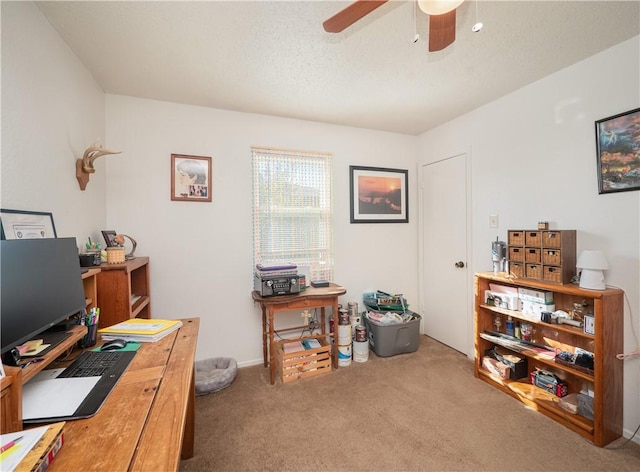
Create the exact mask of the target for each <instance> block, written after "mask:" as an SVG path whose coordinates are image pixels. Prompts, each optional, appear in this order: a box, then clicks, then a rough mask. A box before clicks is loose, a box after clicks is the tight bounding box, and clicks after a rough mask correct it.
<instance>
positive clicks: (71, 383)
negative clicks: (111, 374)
mask: <svg viewBox="0 0 640 472" xmlns="http://www.w3.org/2000/svg"><path fill="white" fill-rule="evenodd" d="M98 380H100V377H72V378H68V379H58V378H55V379H47V380H41V381H36V382H27V383H26V384H25V385H24V386H23V387H22V419H23V420H29V419H39V418H57V417H61V416H70V415H72V414H73V413H74V412H75V411H76V410H77V409H78V407H79V406H80V404H81V403H82V401H83V400H84V399H85V398H86V397H87V395H89V392H90V391H91V389H92V388H93V387H94V386H95V385H96V383H97V382H98Z"/></svg>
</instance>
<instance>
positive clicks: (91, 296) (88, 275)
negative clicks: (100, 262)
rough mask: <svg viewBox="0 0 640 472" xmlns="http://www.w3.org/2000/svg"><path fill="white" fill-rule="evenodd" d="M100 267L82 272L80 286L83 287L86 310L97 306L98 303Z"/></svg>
mask: <svg viewBox="0 0 640 472" xmlns="http://www.w3.org/2000/svg"><path fill="white" fill-rule="evenodd" d="M99 272H100V269H98V268H90V269H89V270H88V271H87V272H85V273H84V274H82V286H83V287H84V298H85V301H86V304H87V311H89V310H90V309H91V308H97V307H99V306H100V305H98V280H97V279H98V277H97V275H98V273H99Z"/></svg>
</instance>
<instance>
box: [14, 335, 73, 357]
mask: <svg viewBox="0 0 640 472" xmlns="http://www.w3.org/2000/svg"><path fill="white" fill-rule="evenodd" d="M69 336H71V333H68V332H67V331H43V332H42V333H40V334H39V335H38V336H37V337H36V339H42V344H49V345H50V346H49V347H48V348H46V349H45V350H43V351H40V352H39V353H38V356H42V355H43V354H46V353H47V352H49V351H50V350H51V349H53V348H54V347H56V346H57V345H58V344H60V343H61V342H62V341H64V340H65V339H67V338H68V337H69ZM23 357H28V356H25V355H24V354H23Z"/></svg>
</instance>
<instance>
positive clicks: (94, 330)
mask: <svg viewBox="0 0 640 472" xmlns="http://www.w3.org/2000/svg"><path fill="white" fill-rule="evenodd" d="M99 319H100V308H91V309H90V310H89V311H88V312H87V310H82V313H81V314H80V318H79V324H80V325H82V326H86V327H87V334H85V335H84V337H83V338H82V339H81V340H80V341H78V344H79V345H80V347H81V348H85V347H91V346H95V345H96V341H97V340H98V321H99Z"/></svg>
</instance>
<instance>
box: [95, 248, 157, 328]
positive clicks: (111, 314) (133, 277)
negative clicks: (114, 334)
mask: <svg viewBox="0 0 640 472" xmlns="http://www.w3.org/2000/svg"><path fill="white" fill-rule="evenodd" d="M97 282H98V291H97V293H98V299H99V300H100V322H99V325H98V327H99V328H106V327H107V326H112V325H114V324H116V323H120V322H121V321H126V320H128V319H131V318H151V298H150V291H149V258H148V257H135V258H134V259H130V260H128V261H125V262H123V263H121V264H102V265H101V266H100V273H99V274H98V277H97ZM133 296H136V297H139V298H137V299H136V300H135V301H133V302H132V297H133Z"/></svg>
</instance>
